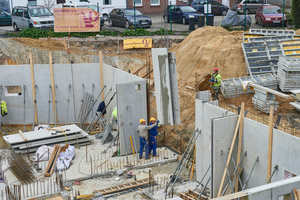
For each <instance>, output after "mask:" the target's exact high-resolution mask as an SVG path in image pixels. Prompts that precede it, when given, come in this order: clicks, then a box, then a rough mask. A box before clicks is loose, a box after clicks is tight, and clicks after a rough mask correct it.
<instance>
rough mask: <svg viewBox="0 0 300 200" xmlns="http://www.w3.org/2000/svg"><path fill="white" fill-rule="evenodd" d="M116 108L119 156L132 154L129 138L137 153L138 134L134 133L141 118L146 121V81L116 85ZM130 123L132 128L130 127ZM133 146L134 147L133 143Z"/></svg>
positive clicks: (138, 144)
mask: <svg viewBox="0 0 300 200" xmlns="http://www.w3.org/2000/svg"><path fill="white" fill-rule="evenodd" d="M117 107H118V125H119V140H120V155H125V154H126V149H127V153H128V154H131V153H132V146H131V141H130V136H131V138H132V142H133V148H135V146H136V148H137V149H135V152H136V153H138V152H139V147H140V142H139V133H137V132H136V130H137V127H138V126H139V124H140V123H139V120H140V119H141V118H143V119H145V120H146V121H147V89H146V81H145V80H143V81H135V82H130V83H123V84H117ZM131 122H132V126H131ZM133 140H135V144H136V145H134V141H133Z"/></svg>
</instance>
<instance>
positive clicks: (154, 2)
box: [151, 0, 160, 6]
mask: <svg viewBox="0 0 300 200" xmlns="http://www.w3.org/2000/svg"><path fill="white" fill-rule="evenodd" d="M159 3H160V2H159V0H151V6H159Z"/></svg>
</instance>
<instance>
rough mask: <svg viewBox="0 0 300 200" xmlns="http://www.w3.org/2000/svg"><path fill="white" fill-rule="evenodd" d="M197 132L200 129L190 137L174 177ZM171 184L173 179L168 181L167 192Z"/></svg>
mask: <svg viewBox="0 0 300 200" xmlns="http://www.w3.org/2000/svg"><path fill="white" fill-rule="evenodd" d="M197 132H198V129H196V130H195V131H194V134H193V136H192V137H191V139H190V141H189V144H188V145H187V147H186V149H185V150H184V152H183V154H182V157H181V159H180V161H179V163H178V165H177V167H176V169H175V171H174V173H173V175H172V177H174V176H175V174H176V172H177V170H178V169H179V167H180V166H181V164H182V161H183V159H184V157H185V156H186V154H187V151H188V149H189V147H190V145H191V143H192V140H193V139H194V137H195V135H196V133H197ZM170 184H171V180H170V181H169V183H168V185H167V187H166V191H165V192H166V193H167V189H168V187H169V186H170Z"/></svg>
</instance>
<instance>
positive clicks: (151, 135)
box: [149, 117, 161, 157]
mask: <svg viewBox="0 0 300 200" xmlns="http://www.w3.org/2000/svg"><path fill="white" fill-rule="evenodd" d="M155 121H156V120H155V118H153V117H151V118H150V126H151V125H152V124H155V123H156V122H155ZM159 127H161V125H160V124H157V125H156V126H154V127H153V128H151V129H149V141H150V145H149V155H150V154H151V151H153V154H152V155H153V156H154V157H157V156H158V155H157V153H156V148H157V141H156V137H157V135H159V136H161V135H160V133H159V132H158V131H157V128H159Z"/></svg>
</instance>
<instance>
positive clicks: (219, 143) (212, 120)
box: [196, 100, 300, 197]
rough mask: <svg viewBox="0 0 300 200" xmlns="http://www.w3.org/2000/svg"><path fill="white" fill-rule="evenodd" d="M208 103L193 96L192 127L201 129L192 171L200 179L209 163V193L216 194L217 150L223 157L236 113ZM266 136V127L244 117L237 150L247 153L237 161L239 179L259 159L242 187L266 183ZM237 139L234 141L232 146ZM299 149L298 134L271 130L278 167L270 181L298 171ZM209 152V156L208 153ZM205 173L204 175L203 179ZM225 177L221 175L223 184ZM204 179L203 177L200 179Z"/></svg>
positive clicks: (220, 160) (219, 169)
mask: <svg viewBox="0 0 300 200" xmlns="http://www.w3.org/2000/svg"><path fill="white" fill-rule="evenodd" d="M224 114H225V110H224V109H222V108H219V107H216V106H213V105H210V104H208V103H202V102H201V101H199V100H196V128H199V129H201V130H202V133H203V134H201V135H200V136H199V138H198V140H197V147H200V148H197V152H196V164H197V166H198V167H197V169H196V172H197V173H196V174H197V180H198V181H200V180H201V179H202V177H203V176H204V173H205V171H206V169H207V168H208V166H209V165H210V164H211V165H212V167H211V170H210V173H209V174H210V175H211V176H212V181H211V192H212V197H216V196H217V193H218V190H219V184H220V181H221V179H222V174H223V172H224V169H225V163H224V161H223V157H221V156H222V155H221V150H222V151H223V152H224V154H225V158H226V159H227V156H228V151H229V148H230V144H231V141H232V138H233V133H234V129H235V127H236V123H237V116H236V115H235V114H234V115H232V113H230V112H227V113H226V116H224ZM230 115H232V116H230ZM268 138H269V127H268V126H266V125H264V124H261V123H259V122H256V121H253V120H251V119H248V118H247V117H246V118H244V124H243V138H242V149H241V152H242V153H243V152H245V151H247V156H246V157H245V158H244V160H243V161H242V163H241V168H243V173H242V176H241V179H242V181H245V180H246V179H247V177H248V175H249V174H250V171H251V169H252V166H253V164H254V162H255V159H256V158H257V157H259V162H258V163H257V164H256V165H255V167H254V170H253V173H252V175H251V177H250V179H249V181H248V184H247V187H246V188H253V187H257V186H260V185H264V184H266V183H267V181H268V179H269V177H267V166H268V163H267V162H268ZM236 145H237V141H236V143H235V148H236ZM299 151H300V138H297V137H295V136H292V135H290V134H287V133H284V132H282V131H279V130H277V129H274V130H273V153H272V168H273V167H274V166H275V165H278V170H277V171H276V172H275V173H274V176H273V178H272V182H275V181H280V180H283V179H284V178H285V177H284V174H285V173H286V172H289V173H291V174H294V175H299V174H300V168H299V165H300V161H299V159H298V153H297V152H299ZM208 155H209V156H208ZM232 155H233V158H234V159H235V161H236V155H237V151H236V149H234V150H233V154H232ZM229 171H230V173H232V172H233V163H232V161H231V162H230V167H229ZM208 177H209V176H208V175H207V177H206V180H207V178H208ZM227 181H228V179H227V178H226V179H225V185H226V183H227ZM203 182H204V183H205V179H204V181H203Z"/></svg>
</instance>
